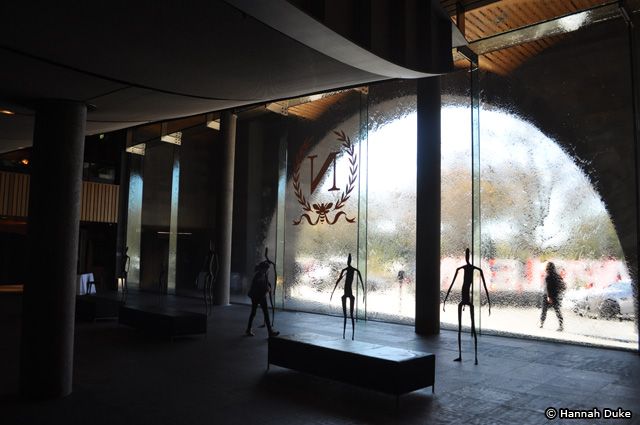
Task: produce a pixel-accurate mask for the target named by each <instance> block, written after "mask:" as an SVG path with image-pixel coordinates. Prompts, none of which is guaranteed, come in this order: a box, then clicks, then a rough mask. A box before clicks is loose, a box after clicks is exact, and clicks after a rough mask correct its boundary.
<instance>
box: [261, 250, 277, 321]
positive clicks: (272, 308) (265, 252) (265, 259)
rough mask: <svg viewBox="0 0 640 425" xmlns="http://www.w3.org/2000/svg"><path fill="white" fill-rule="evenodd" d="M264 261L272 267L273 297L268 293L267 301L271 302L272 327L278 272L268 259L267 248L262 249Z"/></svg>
mask: <svg viewBox="0 0 640 425" xmlns="http://www.w3.org/2000/svg"><path fill="white" fill-rule="evenodd" d="M264 261H265V262H266V263H267V264H268V265H269V267H273V296H272V295H271V292H269V301H271V316H272V317H271V325H272V326H273V325H274V324H275V322H276V309H275V307H274V305H273V300H274V299H276V289H277V288H278V271H277V270H276V263H274V262H273V261H271V260H270V259H269V247H265V248H264Z"/></svg>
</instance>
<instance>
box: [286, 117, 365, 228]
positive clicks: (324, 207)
mask: <svg viewBox="0 0 640 425" xmlns="http://www.w3.org/2000/svg"><path fill="white" fill-rule="evenodd" d="M333 133H334V134H335V135H336V136H337V138H336V140H338V141H339V142H342V143H341V145H340V146H341V148H342V152H344V153H345V154H347V156H348V157H349V180H348V182H347V186H346V187H345V189H344V191H342V193H341V194H340V196H339V197H338V199H337V201H336V203H335V204H334V203H333V202H329V203H324V202H323V203H320V204H313V205H312V204H310V203H309V201H308V200H307V198H306V197H305V196H304V194H303V193H302V188H301V187H300V166H301V165H302V161H303V160H304V158H305V153H306V152H307V151H308V150H309V148H310V147H311V139H307V140H305V141H304V143H303V144H302V146H300V149H299V150H298V153H297V155H296V158H295V162H294V166H293V192H294V194H295V195H296V199H297V200H298V203H299V204H300V205H302V210H303V211H306V212H305V213H303V214H302V215H300V218H298V220H294V221H293V225H294V226H298V225H299V224H300V223H301V222H302V219H303V218H304V219H306V220H307V222H308V223H309V224H310V225H312V226H315V225H316V224H318V223H327V224H329V225H332V224H335V223H336V222H337V221H338V219H339V218H340V217H341V216H344V218H345V220H347V222H349V223H355V221H356V219H355V217H354V218H349V217H348V216H347V213H345V212H344V211H340V210H341V209H342V208H344V206H345V205H346V203H347V201H348V200H349V198H350V197H351V192H353V189H354V188H355V183H356V179H357V178H358V157H357V155H356V152H355V148H354V146H353V143H351V139H350V138H349V136H347V135H346V134H345V133H344V131H342V130H340V131H334V132H333ZM314 213H315V214H316V217H315V221H314V220H313V219H312V218H311V217H310V216H309V214H314ZM331 213H336V215H334V216H333V219H332V218H331V216H330V215H329V214H331Z"/></svg>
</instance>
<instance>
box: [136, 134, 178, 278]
mask: <svg viewBox="0 0 640 425" xmlns="http://www.w3.org/2000/svg"><path fill="white" fill-rule="evenodd" d="M174 149H175V147H174V145H171V144H169V143H163V142H159V141H158V142H157V144H155V145H151V144H147V149H146V151H145V156H144V166H143V179H144V190H143V191H142V229H141V238H140V288H141V289H143V290H157V289H158V288H159V287H160V283H161V281H163V280H164V279H166V269H167V263H168V258H169V257H168V255H169V235H168V232H169V221H170V218H171V182H172V169H173V153H174ZM161 232H164V233H161Z"/></svg>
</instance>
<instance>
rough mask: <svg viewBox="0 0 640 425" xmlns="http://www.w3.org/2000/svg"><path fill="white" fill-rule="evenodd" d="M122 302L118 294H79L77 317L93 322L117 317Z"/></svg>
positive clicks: (77, 298)
mask: <svg viewBox="0 0 640 425" xmlns="http://www.w3.org/2000/svg"><path fill="white" fill-rule="evenodd" d="M120 304H121V301H120V297H118V294H100V295H79V296H77V297H76V319H78V320H83V321H91V322H94V321H96V320H99V319H115V318H117V317H118V308H119V306H120Z"/></svg>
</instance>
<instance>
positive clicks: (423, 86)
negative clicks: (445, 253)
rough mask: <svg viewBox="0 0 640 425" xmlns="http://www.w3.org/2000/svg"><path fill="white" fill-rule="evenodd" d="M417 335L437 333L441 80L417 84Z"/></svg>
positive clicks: (422, 81)
mask: <svg viewBox="0 0 640 425" xmlns="http://www.w3.org/2000/svg"><path fill="white" fill-rule="evenodd" d="M417 148H418V149H417V156H418V167H417V180H418V181H417V193H416V195H417V199H416V324H415V331H416V333H419V334H423V335H433V334H437V333H439V332H440V77H430V78H423V79H420V80H418V146H417Z"/></svg>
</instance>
